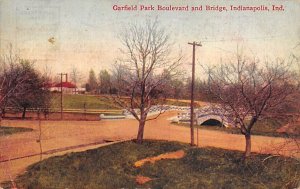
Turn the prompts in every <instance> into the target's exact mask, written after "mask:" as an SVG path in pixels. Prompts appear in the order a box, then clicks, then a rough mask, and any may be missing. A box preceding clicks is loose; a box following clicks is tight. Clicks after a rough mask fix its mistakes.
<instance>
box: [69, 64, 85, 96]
mask: <svg viewBox="0 0 300 189" xmlns="http://www.w3.org/2000/svg"><path fill="white" fill-rule="evenodd" d="M70 76H71V81H72V82H73V83H74V84H75V86H76V88H77V85H78V83H80V82H81V80H82V79H83V76H82V73H81V72H80V71H79V70H78V69H77V68H76V67H75V66H73V67H72V70H71V74H70ZM75 90H76V89H75ZM75 94H76V91H75Z"/></svg>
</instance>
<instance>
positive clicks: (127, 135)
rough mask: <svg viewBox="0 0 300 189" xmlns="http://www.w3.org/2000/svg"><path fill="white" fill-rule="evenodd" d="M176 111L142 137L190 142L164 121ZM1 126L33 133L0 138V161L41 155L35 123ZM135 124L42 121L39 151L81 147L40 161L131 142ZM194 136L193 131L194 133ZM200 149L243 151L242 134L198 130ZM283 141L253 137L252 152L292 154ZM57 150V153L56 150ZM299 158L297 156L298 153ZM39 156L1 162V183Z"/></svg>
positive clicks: (182, 131) (184, 133)
mask: <svg viewBox="0 0 300 189" xmlns="http://www.w3.org/2000/svg"><path fill="white" fill-rule="evenodd" d="M176 114H177V112H175V111H172V112H166V113H165V114H163V115H161V116H160V117H159V118H158V119H156V120H152V121H149V122H148V123H147V124H146V127H145V134H144V137H145V138H147V139H163V140H175V141H181V142H186V143H188V142H190V138H189V137H190V130H189V128H187V127H180V126H175V125H172V124H171V123H170V121H168V120H167V119H168V118H170V117H172V116H175V115H176ZM3 125H6V126H16V127H29V128H33V129H34V131H33V132H26V133H21V134H15V135H11V136H6V137H3V136H2V137H0V161H1V160H2V161H3V160H7V159H13V158H17V157H22V156H30V155H32V154H38V153H39V152H40V143H38V141H37V139H38V138H39V132H38V122H37V121H22V120H17V121H16V120H15V121H12V120H5V121H3ZM137 128H138V124H137V121H135V120H102V121H42V148H43V151H44V152H45V151H48V152H49V151H50V152H51V151H53V150H56V149H62V148H66V147H74V146H80V148H77V149H74V148H71V149H69V148H66V149H68V151H63V152H58V153H53V154H48V155H44V156H43V158H45V157H49V156H53V155H57V154H64V153H66V152H70V151H82V150H86V149H90V148H95V147H98V146H101V145H88V146H82V144H99V143H101V142H103V141H104V140H127V139H133V138H135V136H136V133H137ZM195 136H196V132H195ZM198 142H199V144H200V146H214V147H220V148H224V149H233V150H241V151H243V150H244V148H245V144H244V143H245V141H244V137H243V136H242V135H235V134H228V133H225V132H219V131H211V130H203V129H200V130H199V141H198ZM285 142H286V140H285V139H283V138H274V137H265V136H253V137H252V151H253V152H260V153H277V152H278V151H276V150H274V149H275V147H276V148H277V149H280V153H281V154H284V155H291V153H292V152H293V150H292V149H293V148H294V146H291V145H289V146H284V147H282V146H281V145H282V144H284V143H285ZM58 151H59V150H58ZM298 157H300V154H298ZM39 158H40V157H39V156H34V157H29V158H24V159H19V160H13V161H6V162H3V163H0V181H3V180H7V179H9V175H11V176H12V177H15V176H16V174H19V173H21V172H22V171H24V170H25V168H26V167H27V166H28V165H30V164H32V163H34V162H37V161H39Z"/></svg>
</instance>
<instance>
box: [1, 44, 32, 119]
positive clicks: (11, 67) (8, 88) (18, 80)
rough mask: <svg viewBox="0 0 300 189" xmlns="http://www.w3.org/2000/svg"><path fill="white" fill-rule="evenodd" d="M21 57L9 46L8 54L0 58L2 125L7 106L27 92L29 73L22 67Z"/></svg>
mask: <svg viewBox="0 0 300 189" xmlns="http://www.w3.org/2000/svg"><path fill="white" fill-rule="evenodd" d="M20 62H21V59H20V58H19V56H18V55H17V54H15V53H13V49H12V46H9V50H8V53H7V54H4V55H2V56H1V58H0V68H1V69H0V125H1V120H2V116H3V114H4V113H5V108H6V106H7V105H8V104H11V103H15V100H16V98H18V97H20V96H22V95H24V94H25V91H26V86H25V81H26V79H27V75H26V74H24V70H23V69H22V67H21V64H20Z"/></svg>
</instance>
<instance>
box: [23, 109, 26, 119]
mask: <svg viewBox="0 0 300 189" xmlns="http://www.w3.org/2000/svg"><path fill="white" fill-rule="evenodd" d="M25 116H26V107H23V113H22V119H25Z"/></svg>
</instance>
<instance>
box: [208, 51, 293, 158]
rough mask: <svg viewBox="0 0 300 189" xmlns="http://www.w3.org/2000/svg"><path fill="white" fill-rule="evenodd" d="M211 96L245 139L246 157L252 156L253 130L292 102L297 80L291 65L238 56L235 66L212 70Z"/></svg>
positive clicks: (210, 81) (210, 80)
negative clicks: (258, 122) (231, 119)
mask: <svg viewBox="0 0 300 189" xmlns="http://www.w3.org/2000/svg"><path fill="white" fill-rule="evenodd" d="M209 88H210V93H211V94H212V95H213V96H214V97H215V98H216V99H217V100H218V101H219V102H220V105H221V106H222V108H223V109H224V110H225V111H226V112H227V116H229V117H232V118H233V119H234V120H235V123H236V126H237V127H239V129H240V131H241V133H242V134H243V135H244V136H245V140H246V148H245V154H244V156H245V157H248V156H250V153H251V129H252V128H253V127H254V126H255V123H256V122H257V121H258V120H259V119H261V118H263V117H264V116H271V115H276V114H278V113H280V112H281V110H283V109H282V108H283V106H282V105H283V104H285V103H287V102H288V101H289V100H291V98H290V96H291V95H292V94H293V92H294V89H295V77H294V74H293V73H292V72H291V70H290V63H286V62H285V61H283V60H276V61H274V62H272V63H270V62H268V61H266V62H259V61H258V60H253V61H251V60H249V59H246V58H244V57H242V56H241V55H237V60H236V62H234V63H227V64H222V65H220V66H219V67H217V68H215V69H210V70H209Z"/></svg>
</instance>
